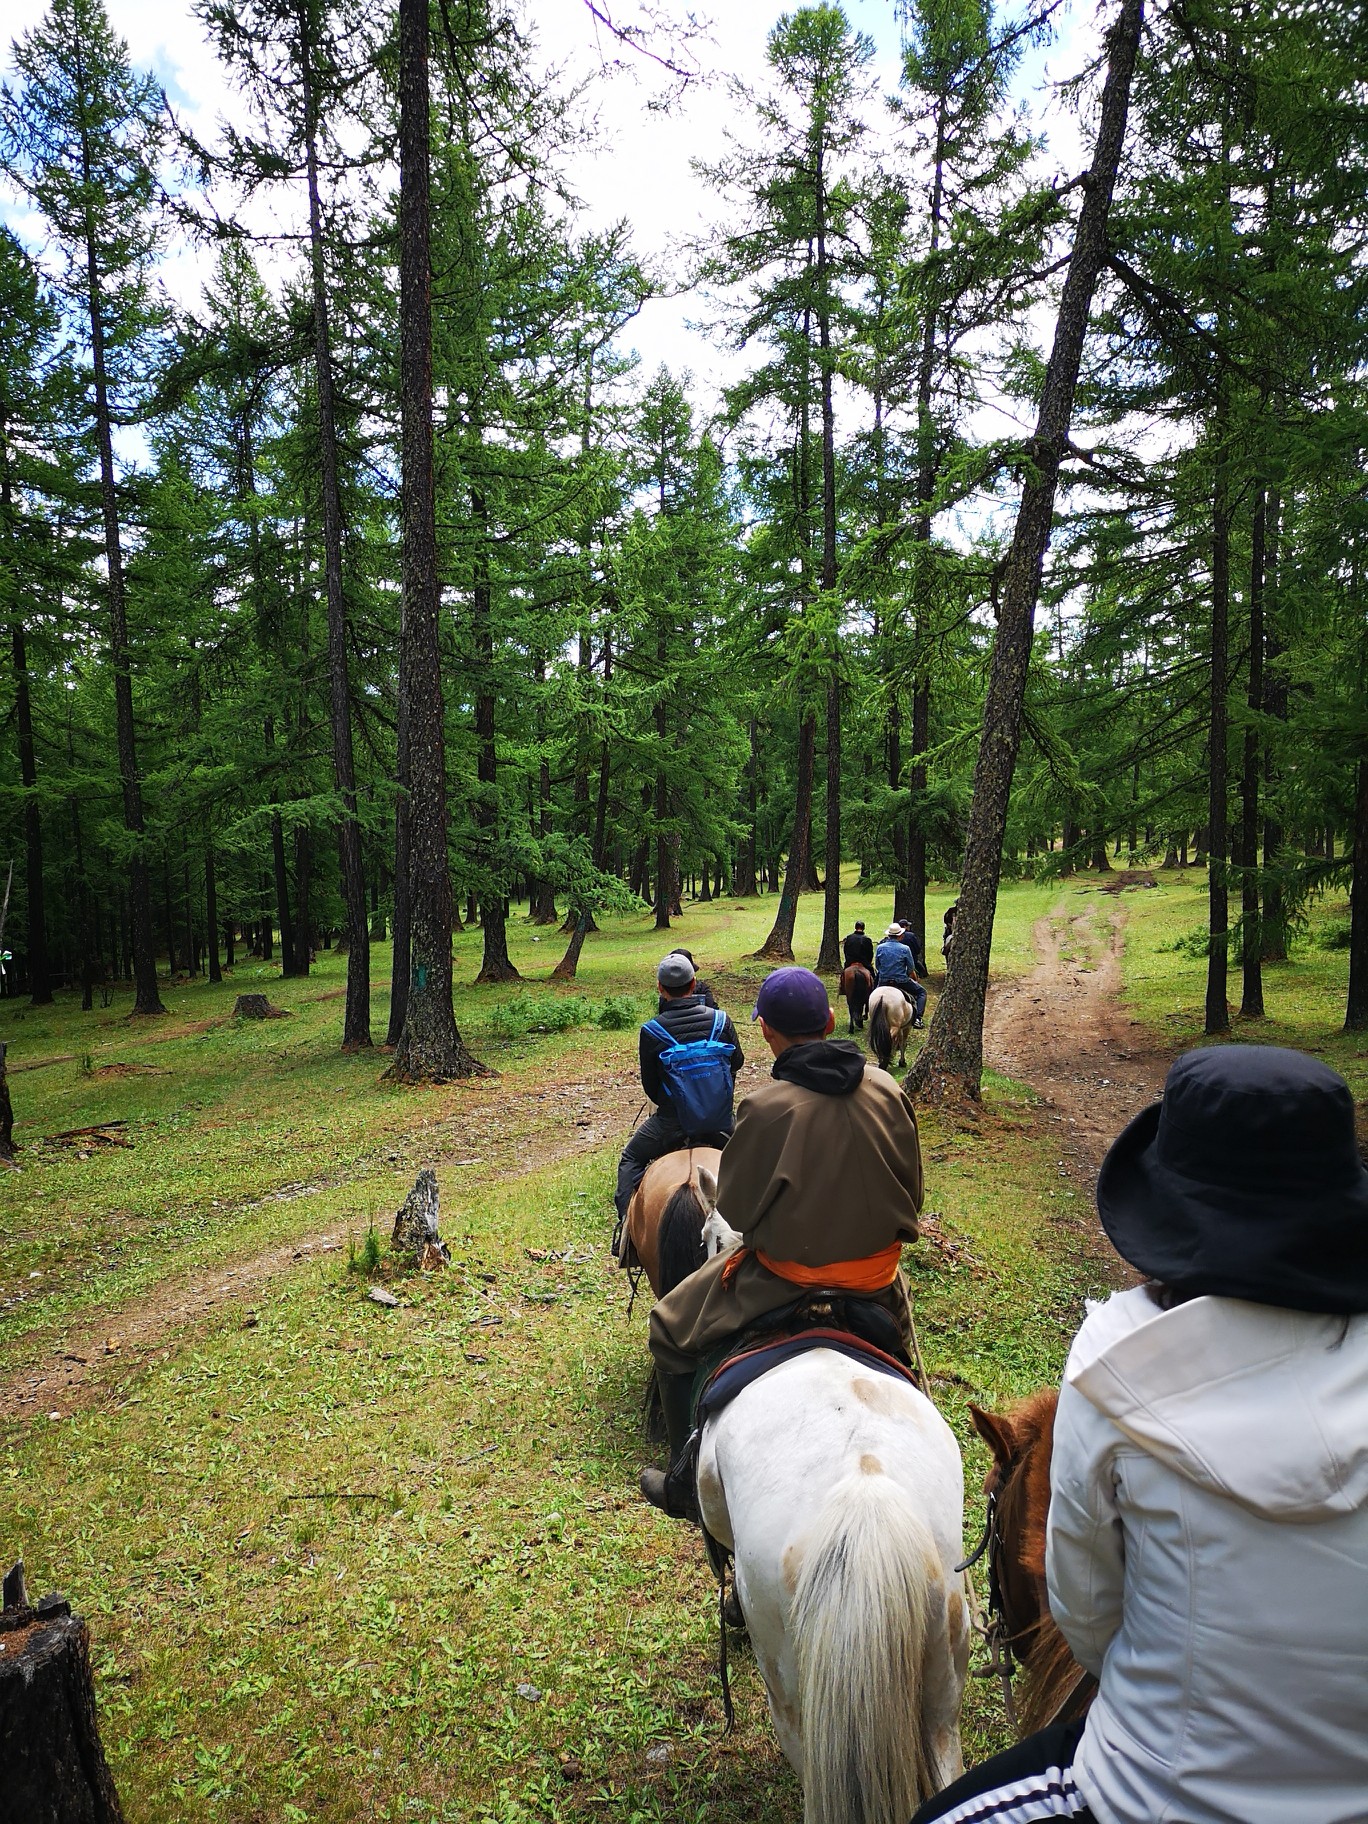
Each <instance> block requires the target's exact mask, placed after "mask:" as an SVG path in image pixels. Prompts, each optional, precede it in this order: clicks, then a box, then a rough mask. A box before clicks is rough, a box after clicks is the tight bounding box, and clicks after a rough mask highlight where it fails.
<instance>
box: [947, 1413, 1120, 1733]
mask: <svg viewBox="0 0 1368 1824" xmlns="http://www.w3.org/2000/svg"><path fill="white" fill-rule="evenodd" d="M1058 1402H1059V1395H1058V1394H1057V1393H1056V1392H1055V1390H1054V1389H1053V1388H1052V1387H1047V1388H1046V1389H1044V1391H1042V1392H1040V1393H1036V1394H1032V1395H1031V1397H1030V1398H1029V1399H1027V1400H1022V1401H1021V1402H1020V1404H1018V1405H1016V1406H1013V1407H1012V1408H1011V1409H1010V1410H1009V1411H1007V1412H996V1413H995V1412H984V1411H983V1410H982V1409H981V1408H980V1407H978V1406H975V1405H974V1404H973V1403H972V1402H971V1403H970V1406H969V1416H970V1418H971V1419H972V1420H973V1423H974V1429H975V1431H977V1432H978V1434H979V1436H980V1437H981V1438H982V1439H983V1441H984V1443H985V1444H986V1445H987V1446H988V1448H989V1450H991V1451H992V1453H993V1467H992V1468H991V1469H990V1470H989V1472H988V1475H987V1478H986V1480H985V1481H984V1484H983V1492H984V1494H985V1496H986V1497H987V1500H988V1520H987V1525H986V1527H985V1531H984V1543H985V1545H986V1546H987V1551H988V1586H989V1611H990V1615H991V1616H992V1618H993V1619H994V1620H997V1621H1000V1622H1001V1624H1002V1628H1003V1631H1004V1633H1005V1635H1006V1637H1007V1642H1008V1644H1009V1646H1010V1648H1011V1651H1012V1652H1013V1654H1015V1656H1016V1657H1017V1658H1018V1659H1019V1660H1020V1662H1021V1665H1022V1669H1023V1671H1024V1672H1025V1675H1026V1676H1025V1680H1024V1683H1023V1688H1022V1694H1021V1701H1020V1703H1019V1705H1018V1710H1017V1715H1018V1725H1019V1728H1020V1732H1021V1734H1022V1735H1029V1734H1031V1732H1032V1731H1033V1730H1036V1729H1043V1728H1044V1727H1045V1726H1046V1725H1047V1724H1048V1723H1064V1722H1071V1721H1073V1720H1075V1719H1077V1718H1078V1717H1080V1716H1082V1715H1083V1713H1084V1711H1085V1710H1086V1709H1087V1708H1088V1705H1089V1704H1091V1702H1092V1700H1093V1698H1094V1696H1095V1695H1096V1692H1097V1681H1096V1680H1095V1679H1094V1678H1093V1677H1092V1675H1091V1673H1088V1672H1085V1671H1084V1670H1083V1668H1082V1666H1080V1665H1079V1663H1078V1661H1077V1660H1076V1659H1075V1658H1074V1656H1073V1654H1072V1653H1070V1651H1069V1644H1068V1642H1067V1641H1066V1640H1065V1638H1064V1636H1063V1635H1062V1634H1061V1633H1060V1631H1059V1629H1058V1628H1057V1627H1056V1625H1055V1621H1054V1617H1053V1616H1052V1615H1051V1613H1050V1599H1049V1594H1048V1592H1047V1590H1046V1587H1045V1524H1046V1521H1047V1519H1048V1518H1049V1512H1050V1458H1051V1455H1052V1454H1053V1451H1054V1421H1055V1407H1056V1406H1057V1405H1058Z"/></svg>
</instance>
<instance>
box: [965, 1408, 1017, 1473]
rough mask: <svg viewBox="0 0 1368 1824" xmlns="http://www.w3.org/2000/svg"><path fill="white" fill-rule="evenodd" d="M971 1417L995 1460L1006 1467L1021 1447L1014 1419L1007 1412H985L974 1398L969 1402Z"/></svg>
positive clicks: (975, 1428)
mask: <svg viewBox="0 0 1368 1824" xmlns="http://www.w3.org/2000/svg"><path fill="white" fill-rule="evenodd" d="M969 1417H970V1420H971V1421H972V1423H973V1427H974V1430H975V1431H976V1432H977V1433H978V1434H979V1436H980V1437H981V1438H982V1439H983V1441H984V1443H985V1444H986V1445H987V1446H988V1448H989V1450H991V1451H992V1453H993V1457H994V1460H995V1461H996V1462H997V1463H999V1464H1000V1465H1001V1466H1002V1467H1003V1468H1004V1469H1005V1468H1006V1467H1007V1465H1008V1464H1009V1463H1010V1462H1011V1461H1012V1459H1013V1457H1015V1456H1016V1454H1017V1452H1018V1450H1019V1448H1020V1440H1019V1439H1018V1437H1017V1434H1016V1428H1015V1426H1014V1425H1013V1424H1012V1421H1011V1420H1010V1419H1009V1418H1008V1417H1007V1416H1006V1414H1005V1413H1000V1412H985V1411H984V1410H983V1408H982V1407H981V1406H976V1405H975V1404H974V1402H973V1401H972V1400H970V1402H969Z"/></svg>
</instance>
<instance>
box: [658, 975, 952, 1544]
mask: <svg viewBox="0 0 1368 1824" xmlns="http://www.w3.org/2000/svg"><path fill="white" fill-rule="evenodd" d="M751 1018H752V1019H753V1020H759V1022H760V1030H761V1032H762V1033H763V1034H764V1038H765V1043H766V1044H767V1045H768V1046H769V1048H770V1050H771V1052H772V1053H773V1054H774V1067H773V1070H772V1072H771V1080H770V1081H769V1082H768V1083H765V1084H762V1085H761V1087H760V1088H759V1089H756V1090H754V1091H752V1093H751V1094H750V1095H749V1096H747V1097H746V1099H745V1101H744V1102H742V1104H741V1106H740V1108H739V1109H738V1110H737V1112H736V1131H735V1132H734V1134H733V1135H732V1138H731V1141H730V1143H729V1144H728V1146H727V1150H726V1151H725V1152H724V1153H723V1155H722V1164H721V1167H720V1168H719V1172H718V1180H717V1207H718V1210H719V1212H720V1214H721V1215H723V1216H724V1217H725V1218H726V1220H727V1221H728V1222H729V1223H730V1224H731V1225H732V1227H733V1228H735V1229H738V1230H739V1231H740V1233H741V1237H742V1242H743V1244H744V1245H743V1246H742V1247H740V1248H738V1249H735V1250H733V1251H732V1252H730V1253H727V1254H719V1255H716V1256H714V1258H713V1259H712V1260H710V1261H708V1262H707V1263H706V1264H705V1265H704V1266H702V1267H700V1268H699V1269H698V1271H697V1272H696V1273H692V1274H690V1276H689V1277H688V1278H687V1279H686V1280H684V1281H682V1283H681V1284H680V1285H678V1286H676V1287H675V1289H674V1291H673V1292H670V1293H667V1294H666V1296H665V1297H664V1298H662V1299H661V1300H660V1302H659V1303H658V1304H657V1305H656V1307H655V1309H654V1310H653V1311H652V1312H651V1330H650V1340H651V1353H652V1355H653V1356H654V1357H655V1363H656V1379H657V1382H658V1384H659V1387H660V1393H661V1404H662V1406H663V1408H664V1412H665V1423H666V1428H667V1430H668V1432H669V1440H670V1453H671V1458H672V1459H673V1458H674V1457H675V1456H677V1455H678V1453H679V1451H680V1450H681V1448H682V1447H683V1445H684V1443H685V1442H686V1440H687V1438H688V1435H689V1428H690V1418H691V1412H690V1403H691V1398H692V1390H693V1378H694V1373H695V1371H696V1369H697V1368H698V1366H699V1364H700V1362H701V1361H702V1360H703V1359H704V1358H705V1357H707V1356H709V1355H711V1354H713V1353H714V1352H715V1351H717V1350H718V1349H719V1348H720V1346H721V1345H722V1344H724V1343H725V1342H726V1341H727V1340H728V1339H729V1338H731V1337H734V1336H736V1335H737V1334H738V1333H739V1332H741V1331H743V1330H746V1329H747V1328H749V1327H750V1326H751V1325H752V1324H754V1323H756V1322H757V1320H760V1319H764V1318H767V1317H770V1316H771V1315H772V1314H773V1313H775V1312H778V1311H780V1310H782V1309H783V1308H784V1307H786V1306H791V1305H797V1304H799V1303H801V1302H802V1300H803V1299H804V1297H805V1296H806V1295H808V1294H810V1293H813V1292H837V1293H844V1294H847V1295H855V1296H858V1297H860V1298H864V1299H868V1300H871V1301H872V1302H874V1303H876V1304H878V1305H881V1306H882V1307H883V1308H884V1309H885V1310H886V1311H887V1312H888V1313H889V1315H890V1316H891V1317H892V1318H893V1320H894V1323H895V1324H896V1325H897V1327H898V1329H899V1331H900V1333H901V1335H902V1337H903V1341H904V1344H905V1345H910V1340H911V1313H910V1305H909V1302H908V1290H907V1282H906V1280H905V1279H904V1278H903V1274H902V1269H901V1266H900V1264H899V1261H900V1256H901V1253H902V1246H903V1243H904V1242H908V1241H915V1240H916V1239H917V1211H918V1210H919V1209H920V1208H921V1201H922V1169H921V1150H920V1146H919V1144H918V1139H917V1119H916V1116H915V1114H914V1113H913V1110H912V1104H911V1102H910V1101H909V1100H908V1098H907V1096H906V1095H905V1094H904V1093H903V1091H902V1090H901V1089H900V1088H899V1086H898V1085H897V1083H895V1082H894V1080H893V1078H892V1077H891V1076H890V1075H889V1074H888V1073H887V1072H886V1071H882V1070H878V1069H875V1068H873V1067H870V1068H866V1064H865V1057H864V1053H863V1052H862V1051H861V1050H860V1048H859V1047H858V1046H857V1045H851V1044H848V1043H846V1042H845V1041H844V1040H833V1039H832V1038H831V1036H830V1035H831V1030H832V1027H833V1025H834V1023H835V1016H834V1015H833V1014H832V1011H831V1007H830V1005H829V1003H828V1001H827V992H826V989H825V987H824V986H823V985H822V982H821V980H820V979H819V977H817V976H815V975H814V974H813V973H812V971H811V970H810V969H776V970H775V971H774V972H773V973H772V974H771V975H769V976H767V977H766V978H765V980H764V982H763V983H762V984H761V987H760V992H759V994H758V996H757V997H756V1002H755V1008H754V1011H753V1013H752V1014H751ZM666 1484H667V1479H666V1477H665V1475H664V1474H663V1472H662V1471H660V1470H658V1469H645V1470H643V1471H642V1474H641V1492H642V1493H643V1494H644V1495H645V1497H646V1499H647V1500H648V1501H650V1502H651V1503H652V1504H653V1505H654V1506H656V1507H660V1508H663V1509H664V1510H665V1511H666V1512H667V1513H677V1512H682V1511H683V1510H682V1509H678V1508H676V1507H673V1506H672V1505H671V1497H670V1493H669V1490H668V1488H667V1485H666Z"/></svg>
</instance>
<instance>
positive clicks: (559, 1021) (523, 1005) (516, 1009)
mask: <svg viewBox="0 0 1368 1824" xmlns="http://www.w3.org/2000/svg"><path fill="white" fill-rule="evenodd" d="M590 1024H592V1019H591V1016H590V1014H589V1003H588V1001H586V1000H585V998H584V996H583V995H580V994H570V995H559V994H520V995H517V996H516V997H515V998H514V999H512V1000H508V1001H500V1002H499V1005H498V1006H497V1007H496V1008H495V1009H494V1011H493V1013H492V1014H491V1015H490V1018H489V1025H490V1029H491V1031H493V1032H494V1033H496V1034H497V1035H498V1037H499V1038H501V1039H520V1038H523V1037H525V1035H526V1034H527V1033H529V1032H569V1030H570V1028H571V1027H572V1026H588V1025H590Z"/></svg>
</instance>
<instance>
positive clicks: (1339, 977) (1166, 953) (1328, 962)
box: [1124, 868, 1368, 1101]
mask: <svg viewBox="0 0 1368 1824" xmlns="http://www.w3.org/2000/svg"><path fill="white" fill-rule="evenodd" d="M1154 879H1155V880H1156V882H1157V883H1158V885H1157V886H1156V887H1154V888H1151V889H1147V890H1145V891H1142V892H1132V893H1128V894H1127V895H1126V896H1125V903H1126V910H1127V914H1128V919H1129V922H1128V925H1127V930H1126V956H1125V965H1124V978H1125V994H1126V998H1127V1001H1128V1003H1129V1005H1130V1008H1131V1010H1132V1012H1133V1013H1134V1014H1135V1016H1136V1018H1138V1019H1141V1020H1143V1021H1144V1022H1145V1024H1146V1025H1148V1026H1150V1027H1151V1028H1153V1029H1154V1030H1155V1031H1156V1032H1157V1033H1159V1034H1160V1035H1161V1036H1162V1039H1163V1042H1164V1043H1165V1045H1167V1046H1170V1047H1171V1048H1172V1049H1173V1050H1174V1051H1175V1052H1177V1051H1181V1050H1183V1049H1185V1048H1186V1047H1187V1046H1190V1045H1198V1044H1201V1043H1203V1030H1202V1028H1203V1022H1204V1017H1205V1012H1204V1010H1205V999H1206V960H1205V957H1203V956H1200V955H1194V954H1193V953H1192V952H1193V950H1194V949H1195V948H1196V940H1198V939H1199V937H1200V934H1201V933H1202V932H1204V931H1205V929H1206V917H1207V904H1206V891H1207V885H1206V873H1205V871H1204V870H1201V871H1199V870H1197V869H1195V868H1189V869H1186V870H1184V871H1183V872H1181V873H1173V874H1166V873H1164V872H1162V871H1160V872H1158V873H1156V874H1155V875H1154ZM1348 923H1349V902H1348V900H1347V899H1346V898H1344V897H1343V896H1342V895H1340V894H1331V895H1328V896H1327V897H1325V898H1324V899H1320V900H1317V901H1315V902H1314V903H1313V904H1312V906H1311V908H1310V910H1309V914H1308V918H1307V923H1306V928H1305V929H1304V931H1302V932H1301V933H1300V934H1299V935H1298V937H1297V939H1296V941H1295V942H1294V943H1293V944H1292V946H1291V950H1290V955H1289V958H1288V961H1287V962H1285V963H1265V964H1264V967H1263V984H1264V1004H1265V1006H1266V1008H1267V1010H1268V1015H1267V1018H1265V1019H1262V1020H1242V1019H1241V1018H1240V1017H1239V1012H1238V1009H1239V1004H1240V965H1239V959H1238V957H1236V958H1232V964H1231V971H1230V980H1229V989H1228V994H1229V1002H1230V1009H1231V1029H1230V1037H1231V1039H1232V1040H1233V1041H1235V1042H1237V1043H1239V1044H1246V1045H1249V1044H1258V1045H1291V1046H1294V1047H1296V1048H1297V1049H1298V1050H1301V1051H1309V1052H1313V1053H1315V1055H1316V1056H1317V1057H1322V1058H1324V1059H1325V1061H1326V1063H1327V1064H1330V1065H1332V1066H1333V1067H1334V1068H1335V1069H1336V1070H1338V1071H1340V1072H1341V1073H1342V1074H1343V1075H1344V1076H1345V1077H1346V1078H1347V1079H1348V1081H1349V1083H1350V1085H1351V1087H1352V1088H1353V1091H1354V1094H1355V1096H1356V1097H1357V1098H1358V1099H1359V1100H1360V1101H1362V1100H1363V1099H1365V1098H1368V1035H1366V1034H1364V1033H1345V1032H1344V1031H1343V1030H1342V1027H1343V1024H1344V997H1345V992H1346V989H1347V986H1348V977H1349V962H1348V953H1347V951H1346V950H1345V948H1344V947H1343V942H1344V937H1345V934H1346V933H1347V929H1348Z"/></svg>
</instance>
